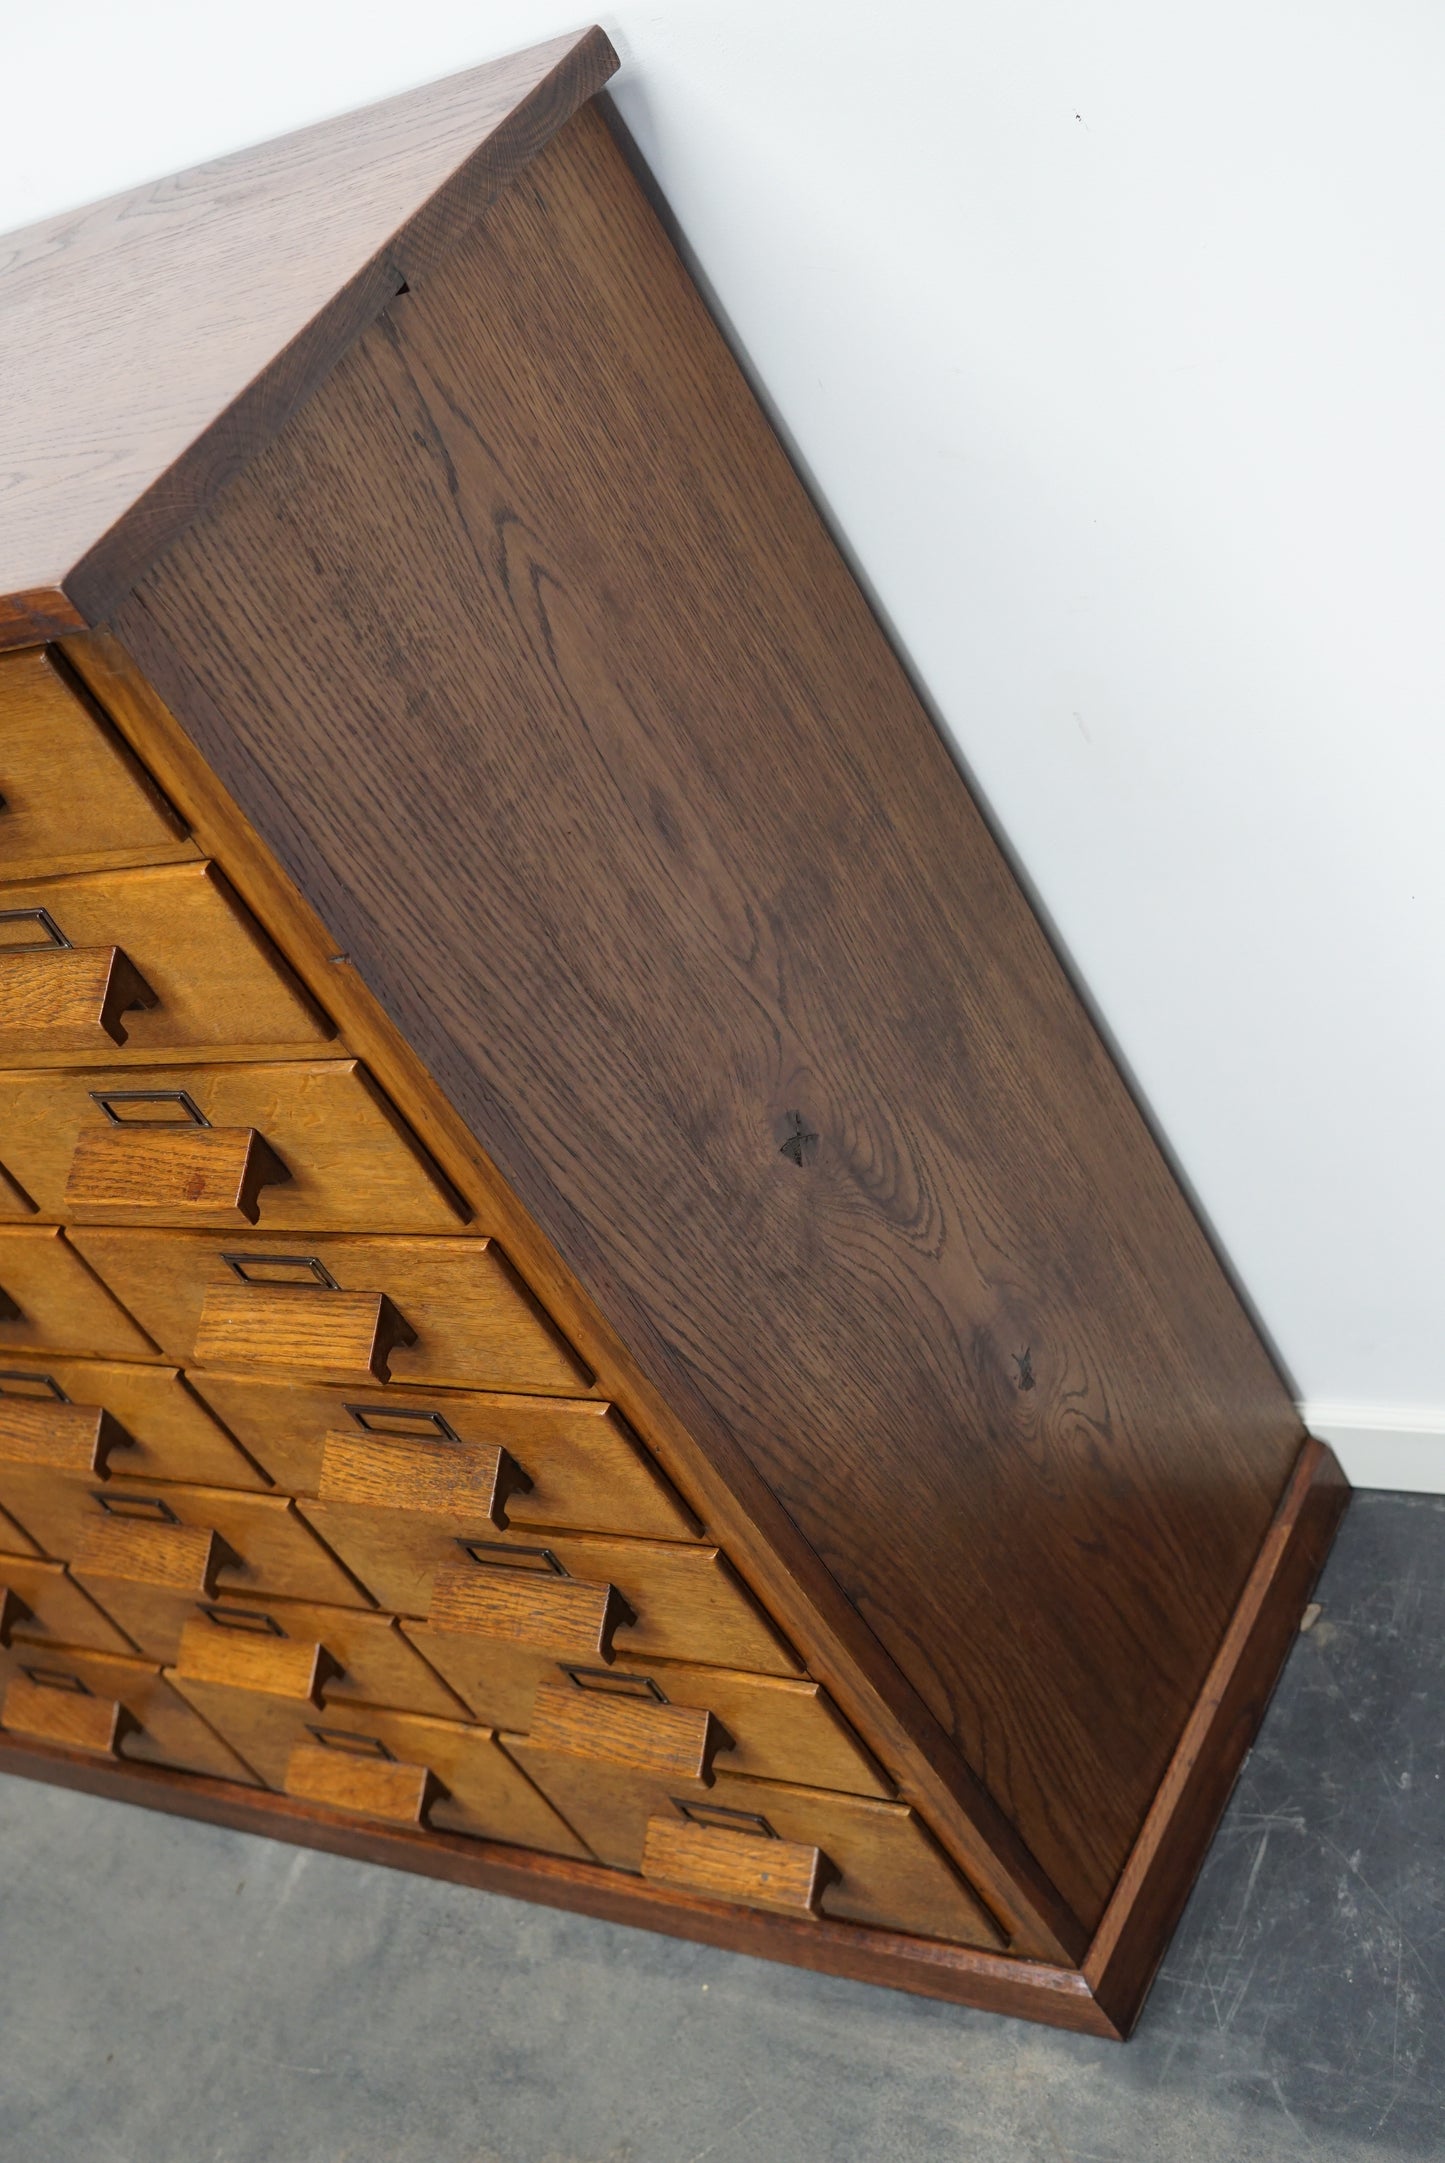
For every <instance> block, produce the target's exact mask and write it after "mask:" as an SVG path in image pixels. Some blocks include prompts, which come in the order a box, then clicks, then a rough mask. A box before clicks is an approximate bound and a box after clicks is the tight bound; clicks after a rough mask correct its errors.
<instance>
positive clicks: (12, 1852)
mask: <svg viewBox="0 0 1445 2163" xmlns="http://www.w3.org/2000/svg"><path fill="white" fill-rule="evenodd" d="M1319 1596H1320V1598H1321V1600H1322V1602H1323V1613H1322V1615H1321V1617H1320V1620H1319V1621H1318V1622H1317V1623H1316V1625H1315V1626H1314V1628H1313V1629H1312V1630H1311V1631H1310V1632H1309V1633H1308V1634H1307V1635H1305V1636H1302V1637H1301V1638H1300V1639H1299V1640H1298V1642H1297V1644H1296V1646H1295V1650H1294V1652H1293V1654H1292V1657H1291V1660H1290V1664H1289V1667H1288V1670H1287V1672H1286V1675H1285V1678H1284V1681H1283V1683H1282V1684H1281V1687H1280V1691H1279V1694H1278V1696H1277V1697H1276V1699H1275V1702H1274V1704H1273V1706H1272V1708H1271V1711H1270V1714H1269V1718H1268V1720H1267V1722H1266V1725H1265V1729H1264V1733H1263V1735H1262V1737H1261V1739H1260V1742H1259V1744H1258V1746H1257V1748H1256V1749H1255V1752H1254V1754H1253V1757H1252V1758H1251V1760H1250V1763H1249V1765H1248V1767H1247V1769H1246V1772H1245V1775H1244V1778H1243V1780H1242V1781H1241V1783H1240V1786H1239V1788H1238V1790H1237V1791H1236V1794H1235V1797H1234V1800H1233V1802H1232V1804H1231V1807H1230V1810H1229V1814H1228V1818H1227V1820H1226V1822H1225V1825H1224V1827H1223V1829H1222V1831H1221V1833H1220V1836H1219V1838H1218V1840H1217V1841H1216V1843H1215V1846H1214V1849H1213V1851H1212V1853H1211V1855H1210V1858H1209V1861H1208V1863H1207V1865H1206V1867H1205V1870H1204V1873H1203V1876H1202V1878H1201V1880H1200V1883H1199V1885H1198V1887H1197V1889H1196V1891H1195V1895H1194V1898H1193V1900H1192V1902H1191V1904H1190V1907H1189V1910H1188V1913H1187V1915H1186V1917H1185V1919H1184V1923H1183V1925H1182V1927H1181V1929H1180V1932H1179V1935H1178V1937H1177V1939H1176V1941H1175V1944H1174V1947H1173V1950H1172V1951H1171V1953H1170V1955H1169V1958H1168V1960H1167V1962H1166V1965H1165V1967H1164V1970H1163V1972H1162V1974H1161V1976H1160V1979H1159V1981H1158V1983H1157V1984H1156V1986H1155V1990H1154V1994H1153V1996H1152V1998H1151V2000H1150V2002H1149V2005H1148V2008H1147V2009H1146V2012H1145V2016H1144V2020H1143V2022H1142V2024H1141V2026H1140V2028H1139V2031H1138V2033H1137V2035H1136V2036H1135V2038H1134V2040H1133V2041H1132V2042H1131V2043H1129V2044H1126V2045H1123V2046H1120V2045H1118V2044H1106V2043H1097V2042H1094V2041H1092V2040H1088V2039H1082V2038H1078V2037H1072V2036H1064V2035H1058V2034H1054V2033H1051V2032H1050V2031H1048V2030H1046V2029H1041V2028H1033V2027H1028V2026H1025V2025H1023V2024H1021V2023H1017V2022H1012V2021H1005V2020H999V2019H996V2018H992V2017H988V2016H985V2015H982V2014H970V2013H961V2012H957V2011H955V2010H953V2009H951V2008H949V2007H946V2006H941V2005H933V2004H930V2003H928V2002H927V2001H925V2000H923V1999H913V1998H906V1997H903V1996H901V1995H899V1994H897V1993H894V1992H891V1991H883V1990H873V1989H868V1988H866V1987H864V1986H862V1985H859V1984H852V1983H842V1982H834V1981H831V1980H828V1979H825V1978H818V1977H815V1976H809V1975H803V1974H799V1973H796V1972H794V1971H792V1970H789V1969H786V1968H776V1967H772V1966H770V1965H768V1964H767V1963H765V1962H760V1961H752V1960H747V1959H743V1958H741V1957H738V1956H735V1955H731V1954H724V1953H715V1952H711V1951H708V1950H705V1949H700V1948H697V1947H694V1946H688V1945H681V1944H677V1943H674V1942H673V1941H671V1940H669V1939H665V1938H655V1937H652V1936H650V1935H647V1934H645V1933H642V1932H635V1931H627V1930H622V1929H618V1928H614V1927H612V1926H610V1925H607V1924H602V1923H593V1922H588V1921H585V1920H582V1919H579V1918H577V1917H575V1916H568V1915H559V1914H554V1913H551V1912H549V1911H547V1910H546V1909H541V1908H530V1907H526V1906H522V1905H518V1904H516V1903H514V1902H511V1901H505V1900H498V1899H491V1898H487V1897H485V1896H483V1895H481V1894H476V1893H469V1892H465V1891H461V1890H459V1889H456V1888H454V1887H450V1886H444V1885H436V1884H431V1883H429V1882H428V1881H427V1880H425V1879H421V1878H409V1877H405V1876H402V1875H399V1874H397V1873H395V1872H392V1871H386V1870H379V1869H373V1868H370V1867H368V1866H366V1865H362V1864H358V1863H350V1862H344V1861H341V1860H339V1859H337V1858H334V1857H331V1856H323V1855H313V1854H308V1853H306V1852H305V1851H304V1850H299V1849H292V1848H287V1847H283V1846H279V1845H276V1844H273V1843H271V1842H268V1841H263V1840H256V1839H252V1838H249V1837H246V1836H243V1835H240V1834H233V1833H226V1832H220V1831H216V1830H214V1829H212V1828H210V1827H207V1826H202V1825H192V1824H187V1823H185V1822H182V1821H180V1820H177V1819H168V1818H162V1817H156V1816H152V1815H150V1814H149V1813H147V1812H145V1811H141V1810H133V1809H130V1808H128V1807H122V1806H120V1805H117V1804H113V1803H100V1802H94V1801H91V1800H90V1799H88V1798H85V1797H82V1796H78V1795H70V1794H66V1793H63V1792H62V1791H59V1790H55V1789H47V1788H43V1787H38V1786H33V1785H31V1784H30V1783H29V1782H26V1781H18V1780H3V1781H0V2005H3V2020H0V2157H3V2159H4V2163H703V2159H704V2158H708V2159H710V2163H762V2159H766V2163H870V2159H873V2158H879V2159H887V2163H943V2159H950V2163H951V2159H955V2158H969V2159H973V2158H977V2159H980V2163H1183V2159H1186V2158H1187V2159H1188V2163H1305V2159H1309V2163H1358V2159H1361V2158H1365V2157H1369V2158H1381V2157H1410V2158H1418V2157H1430V2158H1434V2157H1442V2156H1445V1815H1442V1802H1445V1783H1442V1772H1445V1501H1437V1500H1433V1499H1428V1498H1421V1497H1404V1496H1398V1495H1377V1494H1365V1495H1361V1496H1359V1497H1358V1498H1357V1499H1356V1502H1355V1504H1354V1507H1353V1508H1352V1510H1351V1513H1350V1515H1349V1517H1348V1518H1347V1520H1346V1523H1345V1526H1344V1529H1343V1531H1342V1533H1341V1536H1340V1541H1339V1544H1338V1546H1337V1548H1336V1551H1335V1554H1334V1556H1333V1558H1332V1559H1331V1562H1330V1565H1329V1568H1328V1571H1327V1573H1326V1577H1325V1580H1324V1583H1323V1586H1322V1588H1321V1592H1320V1595H1319Z"/></svg>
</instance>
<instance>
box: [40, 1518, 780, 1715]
mask: <svg viewBox="0 0 1445 2163" xmlns="http://www.w3.org/2000/svg"><path fill="white" fill-rule="evenodd" d="M3 1499H4V1497H3V1494H0V1501H3ZM298 1508H299V1509H300V1510H301V1511H302V1513H303V1514H304V1515H305V1517H306V1518H307V1520H308V1522H310V1523H311V1524H312V1525H314V1526H315V1527H316V1529H317V1531H318V1532H319V1533H320V1534H321V1536H322V1538H323V1539H324V1540H325V1541H326V1542H327V1544H328V1545H329V1546H332V1547H334V1548H335V1550H336V1552H337V1554H338V1555H340V1557H341V1558H342V1560H343V1561H344V1562H345V1564H346V1566H347V1568H348V1569H350V1570H351V1571H352V1572H353V1573H354V1574H355V1575H356V1576H357V1577H358V1578H360V1580H361V1582H362V1583H363V1584H364V1585H365V1586H366V1588H367V1590H368V1591H369V1592H370V1593H371V1595H372V1597H373V1599H374V1600H375V1601H376V1603H377V1605H378V1606H379V1607H383V1608H385V1609H386V1610H387V1611H388V1612H389V1613H391V1614H397V1615H410V1616H414V1617H417V1618H419V1619H425V1620H427V1621H428V1622H429V1623H430V1625H431V1627H432V1629H433V1630H434V1631H439V1632H441V1633H442V1634H444V1635H445V1634H451V1635H455V1636H458V1637H466V1638H470V1639H472V1640H485V1639H493V1640H495V1641H497V1642H498V1643H501V1644H504V1645H505V1644H521V1645H524V1646H527V1647H529V1648H530V1649H531V1650H533V1651H535V1652H545V1653H549V1654H550V1655H551V1657H552V1659H553V1660H554V1661H555V1660H575V1661H579V1662H581V1663H583V1664H585V1665H589V1666H598V1667H601V1666H608V1665H610V1664H611V1662H612V1660H613V1658H614V1657H615V1658H617V1659H620V1660H630V1659H632V1658H633V1657H644V1656H646V1655H647V1654H648V1653H657V1654H659V1655H660V1656H662V1657H663V1658H667V1657H668V1656H669V1655H671V1656H672V1657H673V1658H675V1659H682V1660H689V1659H690V1660H697V1661H706V1662H711V1663H713V1664H715V1665H717V1666H719V1667H742V1668H752V1669H756V1670H757V1671H758V1672H760V1673H762V1674H778V1675H788V1674H797V1673H798V1672H799V1668H798V1662H797V1660H796V1658H795V1657H794V1655H793V1653H792V1652H791V1651H790V1649H789V1648H788V1646H787V1645H786V1644H785V1643H784V1642H783V1640H782V1638H781V1637H779V1635H778V1634H777V1632H776V1631H775V1630H774V1628H773V1626H772V1624H771V1623H770V1622H769V1621H768V1619H767V1617H766V1616H765V1615H764V1614H763V1612H762V1610H761V1609H760V1608H759V1607H758V1606H757V1605H756V1604H755V1603H754V1601H753V1600H752V1599H751V1597H750V1596H749V1594H748V1593H747V1592H746V1591H745V1590H744V1588H743V1586H742V1585H741V1584H739V1582H738V1580H737V1578H736V1577H734V1575H733V1573H732V1571H731V1570H730V1569H729V1568H728V1565H727V1563H726V1562H725V1561H724V1560H723V1558H722V1556H721V1554H720V1553H719V1552H718V1550H717V1549H716V1548H715V1547H704V1546H683V1545H681V1544H673V1543H671V1542H665V1541H661V1540H612V1539H603V1538H599V1537H594V1536H591V1535H588V1534H577V1533H571V1532H547V1533H539V1534H537V1535H535V1536H534V1537H530V1538H529V1537H523V1536H520V1535H517V1534H514V1533H504V1532H501V1531H499V1529H498V1528H497V1527H496V1526H495V1525H491V1524H488V1523H487V1521H486V1520H485V1518H482V1519H479V1520H473V1521H470V1522H468V1521H467V1520H465V1519H463V1518H461V1517H458V1516H450V1517H433V1516H430V1515H428V1514H427V1513H426V1512H423V1511H414V1510H389V1509H374V1508H370V1507H368V1506H367V1505H365V1504H362V1503H346V1502H326V1501H316V1502H312V1501H303V1502H301V1503H299V1504H298ZM12 1514H14V1513H12ZM24 1521H25V1520H24V1518H23V1517H22V1518H21V1523H22V1524H23V1523H24Z"/></svg>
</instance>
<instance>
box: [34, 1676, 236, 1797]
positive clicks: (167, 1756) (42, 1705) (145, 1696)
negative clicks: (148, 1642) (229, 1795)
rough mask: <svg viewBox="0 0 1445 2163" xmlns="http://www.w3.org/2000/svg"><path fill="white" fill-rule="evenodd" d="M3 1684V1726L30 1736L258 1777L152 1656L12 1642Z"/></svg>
mask: <svg viewBox="0 0 1445 2163" xmlns="http://www.w3.org/2000/svg"><path fill="white" fill-rule="evenodd" d="M0 1689H3V1691H4V1696H3V1698H0V1726H3V1727H4V1728H5V1729H6V1730H7V1732H9V1733H10V1734H13V1735H22V1736H24V1737H25V1738H26V1739H27V1740H28V1741H31V1742H45V1743H52V1744H56V1745H59V1746H60V1747H62V1748H64V1749H68V1750H85V1751H88V1752H90V1753H91V1754H92V1755H94V1756H96V1757H127V1758H139V1759H141V1760H143V1761H145V1762H146V1763H148V1764H154V1765H175V1766H178V1767H179V1768H180V1769H181V1771H183V1772H199V1773H207V1774H209V1775H210V1776H211V1777H212V1778H213V1779H216V1780H235V1781H239V1782H241V1783H243V1784H244V1785H245V1786H247V1787H255V1786H256V1785H257V1784H258V1782H257V1777H256V1775H255V1773H253V1772H252V1770H251V1768H250V1766H249V1765H247V1764H246V1762H245V1761H244V1759H243V1758H241V1757H239V1756H238V1755H237V1753H236V1752H235V1751H234V1750H233V1749H232V1748H231V1746H230V1745H229V1744H228V1743H227V1742H225V1741H223V1740H222V1738H221V1737H220V1736H219V1735H218V1734H217V1733H216V1732H215V1730H214V1728H212V1727H211V1726H210V1725H209V1724H208V1722H207V1721H206V1720H205V1719H204V1718H203V1716H202V1715H201V1714H200V1713H198V1712H197V1711H196V1710H195V1709H194V1707H193V1706H190V1705H188V1704H187V1703H186V1701H185V1699H184V1698H183V1697H181V1696H179V1695H178V1694H177V1693H176V1691H174V1690H173V1689H172V1688H171V1686H170V1684H169V1683H168V1682H167V1681H166V1680H165V1678H164V1676H163V1675H162V1674H161V1672H160V1670H159V1668H156V1667H153V1666H152V1665H151V1664H150V1663H149V1662H148V1661H145V1660H135V1659H127V1658H123V1657H122V1656H121V1655H120V1654H118V1653H104V1652H80V1651H76V1650H74V1649H72V1648H71V1647H68V1646H67V1647H63V1648H57V1649H55V1650H50V1649H48V1648H43V1647H41V1646H39V1645H13V1646H11V1648H10V1649H9V1651H8V1652H4V1653H0Z"/></svg>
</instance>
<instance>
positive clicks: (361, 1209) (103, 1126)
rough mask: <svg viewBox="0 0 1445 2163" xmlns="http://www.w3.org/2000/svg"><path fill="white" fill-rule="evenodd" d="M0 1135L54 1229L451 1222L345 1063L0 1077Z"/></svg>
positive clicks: (428, 1175) (423, 1164)
mask: <svg viewBox="0 0 1445 2163" xmlns="http://www.w3.org/2000/svg"><path fill="white" fill-rule="evenodd" d="M3 975H4V966H3V962H0V979H3ZM0 1133H3V1135H4V1136H5V1159H6V1164H7V1167H8V1169H9V1171H10V1173H11V1175H12V1176H13V1177H14V1178H15V1179H17V1180H18V1181H19V1183H20V1184H21V1186H22V1187H23V1188H24V1189H25V1192H26V1193H27V1194H28V1195H29V1197H30V1199H31V1200H32V1201H33V1202H34V1203H35V1204H36V1206H37V1208H38V1209H39V1210H40V1212H41V1214H42V1215H44V1216H48V1217H59V1218H62V1219H63V1220H64V1221H66V1222H67V1223H76V1224H171V1225H181V1226H191V1225H195V1226H202V1225H219V1226H231V1225H239V1226H242V1227H243V1228H244V1227H245V1226H247V1225H251V1224H257V1223H259V1224H260V1225H261V1226H262V1227H263V1228H264V1229H265V1230H266V1231H268V1232H272V1231H274V1232H276V1233H284V1234H289V1233H290V1232H292V1231H293V1230H294V1229H295V1228H296V1227H297V1226H304V1227H306V1228H307V1229H312V1230H324V1229H325V1228H327V1227H328V1226H340V1227H343V1228H344V1227H346V1226H348V1225H358V1226H360V1225H365V1226H375V1227H377V1228H378V1229H380V1230H383V1231H387V1230H395V1231H402V1232H451V1231H455V1230H456V1229H457V1227H458V1225H459V1224H460V1223H461V1222H462V1220H463V1217H464V1214H465V1212H464V1208H463V1205H462V1204H461V1203H460V1202H459V1201H458V1200H457V1199H456V1198H455V1196H454V1195H453V1194H452V1191H451V1189H450V1188H449V1187H448V1185H447V1183H446V1181H445V1180H444V1179H443V1178H442V1176H441V1174H440V1173H439V1172H438V1171H437V1169H436V1167H435V1165H433V1164H432V1162H431V1160H430V1159H429V1158H428V1157H427V1155H426V1154H425V1152H424V1151H423V1150H422V1148H421V1146H420V1144H419V1143H418V1142H417V1141H416V1140H415V1138H414V1137H413V1135H412V1134H411V1133H410V1132H409V1131H408V1130H407V1128H406V1127H405V1126H404V1125H403V1124H402V1122H401V1121H400V1120H399V1119H398V1118H397V1116H396V1114H395V1113H394V1112H393V1111H392V1109H391V1107H390V1105H389V1104H387V1102H386V1101H385V1099H384V1098H383V1097H382V1096H381V1095H380V1093H379V1092H378V1090H377V1089H376V1086H375V1084H374V1083H373V1082H372V1080H371V1077H370V1075H369V1074H368V1073H367V1072H366V1070H365V1069H364V1068H363V1067H361V1066H359V1065H358V1064H357V1063H356V1061H355V1060H352V1059H313V1060H292V1061H288V1062H286V1063H285V1064H257V1065H251V1064H243V1063H240V1062H237V1063H234V1064H232V1065H229V1066H177V1067H170V1066H167V1067H143V1066H136V1067H131V1068H115V1069H111V1070H103V1069H100V1068H91V1069H87V1070H85V1071H84V1072H80V1073H70V1072H65V1073H62V1072H57V1071H52V1070H43V1071H39V1072H34V1073H10V1074H0Z"/></svg>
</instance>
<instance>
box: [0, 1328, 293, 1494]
mask: <svg viewBox="0 0 1445 2163" xmlns="http://www.w3.org/2000/svg"><path fill="white" fill-rule="evenodd" d="M86 1415H89V1416H90V1420H91V1424H92V1425H94V1424H96V1423H97V1421H98V1420H100V1419H101V1418H102V1417H103V1422H104V1424H103V1426H102V1431H101V1433H100V1434H99V1435H97V1438H96V1440H97V1444H98V1445H99V1444H102V1443H103V1444H104V1449H103V1469H104V1470H105V1471H106V1472H107V1473H120V1474H122V1475H124V1476H126V1477H128V1478H131V1479H136V1480H189V1481H191V1482H192V1484H194V1485H197V1486H201V1487H249V1488H257V1489H264V1488H265V1487H266V1485H267V1481H266V1477H265V1474H264V1473H263V1472H261V1471H260V1470H259V1469H258V1467H257V1466H255V1465H254V1464H252V1462H251V1460H250V1459H249V1458H248V1457H247V1456H246V1454H245V1452H244V1451H243V1450H240V1449H238V1448H237V1446H236V1444H235V1443H234V1442H233V1441H232V1440H231V1438H230V1436H229V1435H228V1434H227V1433H226V1432H225V1430H224V1429H223V1428H222V1427H221V1426H219V1425H218V1424H217V1422H216V1421H215V1420H214V1419H213V1418H212V1417H211V1414H210V1413H209V1412H208V1411H207V1409H206V1407H205V1406H204V1405H203V1404H202V1403H201V1401H200V1399H199V1398H198V1397H196V1396H195V1395H194V1394H193V1393H192V1391H191V1390H190V1389H189V1388H188V1387H187V1385H186V1382H185V1379H184V1377H183V1376H181V1375H180V1374H178V1373H177V1371H176V1369H175V1368H174V1367H141V1366H136V1365H130V1364H123V1363H122V1362H120V1361H118V1360H100V1359H66V1358H65V1357H63V1356H62V1355H60V1354H56V1353H50V1354H47V1355H46V1357H45V1358H44V1359H23V1360H22V1359H17V1358H16V1357H15V1356H14V1355H13V1354H9V1355H6V1356H5V1357H3V1358H0V1465H4V1464H6V1463H17V1462H19V1463H32V1464H48V1465H50V1466H51V1467H52V1468H53V1469H55V1470H57V1471H59V1470H65V1469H67V1467H68V1468H69V1469H70V1470H72V1471H73V1470H77V1469H81V1467H79V1466H78V1465H77V1463H76V1460H75V1455H74V1453H75V1451H76V1449H77V1447H84V1444H85V1436H86V1432H87V1429H86ZM91 1463H92V1468H93V1469H101V1468H102V1467H101V1466H97V1465H96V1464H95V1459H94V1457H92V1460H91Z"/></svg>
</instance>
